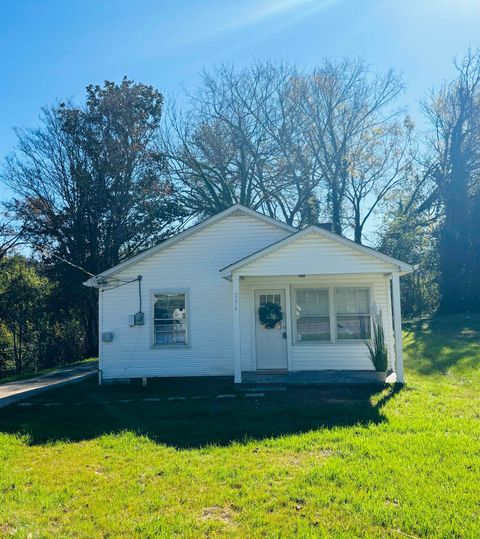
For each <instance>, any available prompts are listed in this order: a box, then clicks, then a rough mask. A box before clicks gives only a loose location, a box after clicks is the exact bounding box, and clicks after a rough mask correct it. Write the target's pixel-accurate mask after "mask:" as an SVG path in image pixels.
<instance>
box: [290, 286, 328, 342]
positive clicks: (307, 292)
mask: <svg viewBox="0 0 480 539" xmlns="http://www.w3.org/2000/svg"><path fill="white" fill-rule="evenodd" d="M295 293H296V302H295V306H296V320H297V342H300V341H301V342H304V341H326V340H330V308H329V300H328V289H320V288H297V289H296V291H295Z"/></svg>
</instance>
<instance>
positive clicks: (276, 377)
mask: <svg viewBox="0 0 480 539" xmlns="http://www.w3.org/2000/svg"><path fill="white" fill-rule="evenodd" d="M395 381H396V376H395V373H394V372H392V373H390V374H389V375H388V376H387V380H386V383H395ZM243 384H245V385H307V384H310V385H316V384H383V382H380V381H379V380H378V379H377V376H376V372H375V371H337V370H325V371H298V372H286V373H273V374H272V373H261V372H260V373H258V372H256V371H244V372H242V385H243Z"/></svg>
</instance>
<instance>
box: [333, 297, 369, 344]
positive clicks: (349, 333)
mask: <svg viewBox="0 0 480 539" xmlns="http://www.w3.org/2000/svg"><path fill="white" fill-rule="evenodd" d="M335 316H336V335H337V340H339V341H343V340H354V339H370V333H371V329H370V328H371V321H370V290H369V289H368V288H353V287H348V288H335Z"/></svg>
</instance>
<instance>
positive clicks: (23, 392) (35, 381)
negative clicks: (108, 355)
mask: <svg viewBox="0 0 480 539" xmlns="http://www.w3.org/2000/svg"><path fill="white" fill-rule="evenodd" d="M97 372H98V361H91V362H88V363H82V364H80V365H71V366H69V367H62V368H60V369H56V370H54V371H51V372H49V373H47V374H43V375H41V376H34V377H33V378H27V379H25V380H18V381H17V382H8V383H7V384H0V408H1V407H2V406H7V405H8V404H11V403H12V402H17V401H21V400H23V399H26V398H29V397H32V396H33V395H36V394H37V393H41V392H42V391H48V390H49V389H53V388H54V387H60V386H63V385H66V384H73V383H75V382H80V381H81V380H84V379H85V378H88V377H89V376H95V375H96V374H97Z"/></svg>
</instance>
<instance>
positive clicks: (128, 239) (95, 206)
mask: <svg viewBox="0 0 480 539" xmlns="http://www.w3.org/2000/svg"><path fill="white" fill-rule="evenodd" d="M162 107H163V97H162V95H161V94H160V92H158V91H157V90H156V89H154V88H153V87H151V86H146V85H144V84H136V83H134V82H132V81H130V80H127V79H124V80H123V81H122V82H121V84H115V83H113V82H108V81H107V82H105V84H104V85H103V86H102V87H101V86H88V87H87V99H86V104H85V105H84V106H82V107H76V106H74V105H72V104H68V103H61V104H60V105H58V106H55V107H53V108H51V109H44V111H43V115H42V126H41V128H39V129H28V130H18V131H17V135H18V151H17V153H16V154H14V155H13V156H11V157H10V158H9V159H8V160H7V164H6V167H5V170H4V178H5V180H6V182H7V183H8V185H9V186H10V187H11V189H12V190H13V191H14V193H15V199H14V200H13V201H12V202H11V203H10V205H9V209H10V210H11V211H12V213H13V214H14V215H15V216H16V218H17V220H18V221H19V222H20V223H21V225H22V227H23V237H24V238H26V239H27V240H28V241H29V242H30V243H31V244H32V245H33V247H34V249H36V250H37V251H38V252H40V253H41V254H42V256H43V257H44V260H45V263H46V268H47V270H48V271H49V275H50V277H51V278H52V279H53V280H54V281H55V282H56V283H58V285H59V286H58V290H59V291H60V292H59V294H58V297H57V300H58V302H57V308H58V309H59V310H61V311H63V312H64V314H65V316H68V317H73V318H75V319H77V320H80V322H81V324H82V325H83V327H84V330H85V334H86V336H87V340H86V347H87V350H86V351H85V352H86V353H87V354H92V355H93V354H94V353H95V350H96V343H97V323H96V321H97V307H96V300H97V298H96V294H95V292H94V291H92V290H86V289H85V288H83V287H82V286H81V283H82V281H84V280H85V278H86V274H85V272H84V271H82V270H81V269H78V268H84V270H86V271H87V272H90V273H91V274H97V273H99V272H101V271H102V270H104V269H106V268H108V267H110V266H112V265H115V264H117V263H118V262H119V261H121V260H122V259H124V258H126V257H128V256H130V255H132V254H135V253H137V252H139V251H140V250H143V249H145V248H147V247H149V246H150V245H152V244H154V243H157V242H159V241H161V240H162V239H163V238H164V237H166V236H168V235H169V234H170V233H171V231H172V227H173V226H175V225H176V224H178V219H179V218H181V216H182V211H181V208H180V207H179V205H178V203H177V202H176V198H175V192H174V189H173V186H172V184H171V183H170V182H169V181H168V180H166V179H165V174H164V172H165V170H164V160H163V157H162V155H161V154H160V153H159V152H158V151H157V150H156V142H155V141H156V136H157V133H158V128H159V123H160V118H161V113H162ZM63 261H67V262H69V263H71V264H73V265H74V266H77V267H78V268H75V267H74V266H72V265H68V264H65V263H64V262H63Z"/></svg>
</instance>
